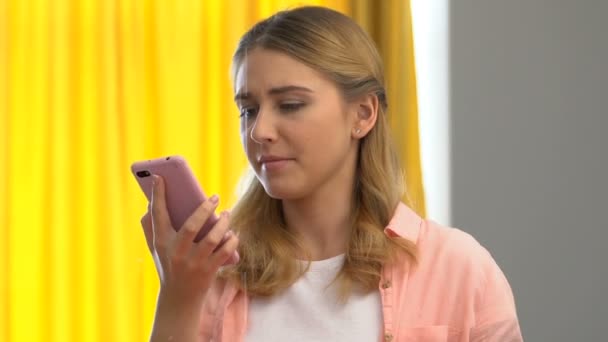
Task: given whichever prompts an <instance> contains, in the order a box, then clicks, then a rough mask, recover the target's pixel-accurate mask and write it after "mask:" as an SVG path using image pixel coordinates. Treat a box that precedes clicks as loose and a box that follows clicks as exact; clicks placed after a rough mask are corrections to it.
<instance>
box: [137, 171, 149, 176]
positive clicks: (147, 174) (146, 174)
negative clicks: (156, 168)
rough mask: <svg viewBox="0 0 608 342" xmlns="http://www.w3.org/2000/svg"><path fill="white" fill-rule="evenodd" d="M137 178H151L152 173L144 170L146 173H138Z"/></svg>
mask: <svg viewBox="0 0 608 342" xmlns="http://www.w3.org/2000/svg"><path fill="white" fill-rule="evenodd" d="M136 174H137V177H141V178H143V177H150V175H151V174H150V171H147V170H144V171H137V173H136Z"/></svg>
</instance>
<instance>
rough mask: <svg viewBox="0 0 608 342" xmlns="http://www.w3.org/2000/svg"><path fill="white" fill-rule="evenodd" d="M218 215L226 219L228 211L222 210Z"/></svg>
mask: <svg viewBox="0 0 608 342" xmlns="http://www.w3.org/2000/svg"><path fill="white" fill-rule="evenodd" d="M220 215H222V217H225V218H227V217H228V211H227V210H224V211H222V213H221V214H220Z"/></svg>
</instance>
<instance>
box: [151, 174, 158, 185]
mask: <svg viewBox="0 0 608 342" xmlns="http://www.w3.org/2000/svg"><path fill="white" fill-rule="evenodd" d="M157 183H158V176H157V175H152V185H156V184H157Z"/></svg>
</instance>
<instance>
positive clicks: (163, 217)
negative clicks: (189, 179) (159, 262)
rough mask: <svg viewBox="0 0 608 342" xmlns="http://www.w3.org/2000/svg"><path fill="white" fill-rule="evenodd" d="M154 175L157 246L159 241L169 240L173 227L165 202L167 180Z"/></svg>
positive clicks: (154, 228)
mask: <svg viewBox="0 0 608 342" xmlns="http://www.w3.org/2000/svg"><path fill="white" fill-rule="evenodd" d="M152 177H154V182H153V184H154V185H153V187H152V232H153V233H154V239H153V245H154V247H155V248H157V247H158V244H159V243H164V242H166V241H167V240H168V237H169V236H170V235H169V234H170V233H171V231H172V230H173V228H172V227H171V219H170V218H169V212H168V211H167V203H166V202H165V182H164V181H163V178H162V177H160V176H158V175H153V176H152Z"/></svg>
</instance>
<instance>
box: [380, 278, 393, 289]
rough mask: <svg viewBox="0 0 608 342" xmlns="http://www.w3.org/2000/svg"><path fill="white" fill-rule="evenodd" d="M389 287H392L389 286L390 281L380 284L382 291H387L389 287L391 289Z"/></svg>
mask: <svg viewBox="0 0 608 342" xmlns="http://www.w3.org/2000/svg"><path fill="white" fill-rule="evenodd" d="M391 285H392V284H391V281H390V280H387V281H385V282H384V283H382V288H383V289H388V288H389V287H391Z"/></svg>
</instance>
